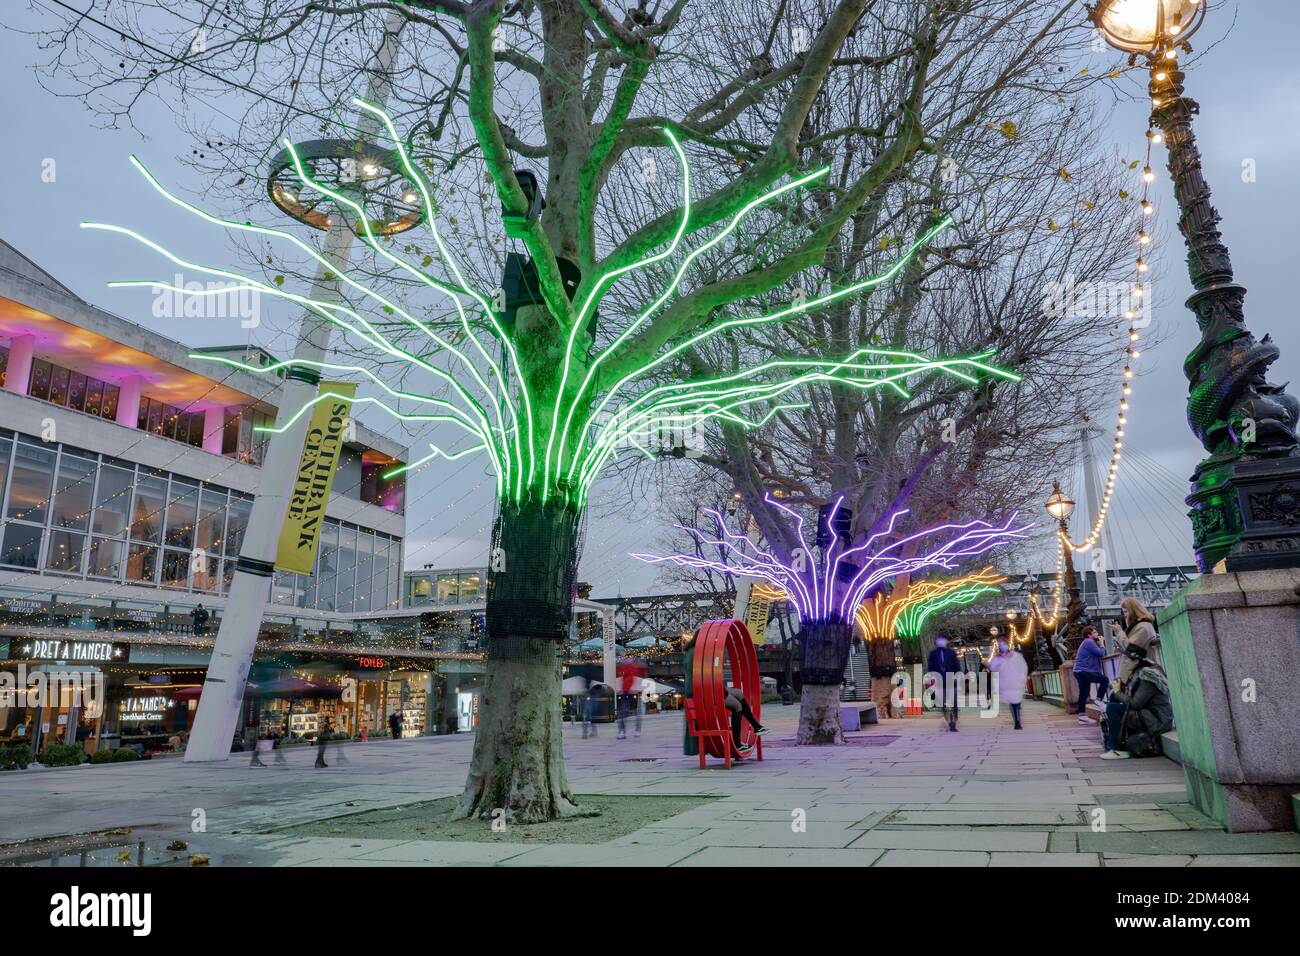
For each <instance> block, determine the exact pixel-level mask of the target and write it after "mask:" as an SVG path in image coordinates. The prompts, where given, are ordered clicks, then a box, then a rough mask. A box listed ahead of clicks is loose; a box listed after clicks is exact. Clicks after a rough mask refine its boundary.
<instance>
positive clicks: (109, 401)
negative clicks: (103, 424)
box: [99, 382, 121, 421]
mask: <svg viewBox="0 0 1300 956" xmlns="http://www.w3.org/2000/svg"><path fill="white" fill-rule="evenodd" d="M120 394H121V389H119V388H118V387H117V386H116V385H109V384H108V383H107V382H105V383H104V404H103V405H101V406H100V409H99V413H100V415H101V417H103V418H111V419H113V420H114V421H116V420H117V398H118V395H120Z"/></svg>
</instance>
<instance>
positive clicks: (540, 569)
mask: <svg viewBox="0 0 1300 956" xmlns="http://www.w3.org/2000/svg"><path fill="white" fill-rule="evenodd" d="M579 518H580V516H579V514H578V512H577V511H576V509H574V508H572V507H569V506H565V505H563V504H561V503H557V502H555V501H552V502H550V503H548V504H547V505H545V506H543V505H541V504H539V503H537V502H536V501H535V500H532V499H529V500H527V501H525V502H523V503H522V504H509V503H504V504H502V505H501V506H500V511H499V512H498V514H497V520H496V526H495V528H494V529H493V535H492V549H491V551H490V552H489V556H488V560H489V568H488V595H487V633H488V660H487V678H486V681H485V682H484V689H483V701H482V704H481V706H480V708H479V715H480V716H479V724H478V728H477V732H476V734H475V737H474V757H473V760H472V762H471V763H470V769H469V778H468V779H467V780H466V782H465V793H464V796H463V798H462V800H461V805H460V807H459V808H458V809H457V811H456V816H457V817H461V818H463V817H479V818H483V819H493V818H503V819H504V820H505V821H506V822H507V823H539V822H542V821H545V820H554V819H556V818H558V817H565V816H574V815H577V814H579V813H580V812H581V811H579V809H578V807H577V806H576V805H575V803H574V801H573V797H572V794H571V793H570V792H569V785H568V781H567V779H566V778H565V773H564V740H563V726H564V725H563V722H562V720H561V713H560V705H561V700H560V684H561V674H562V670H563V650H564V640H565V638H566V637H567V636H568V632H569V623H570V621H571V619H572V616H573V588H574V576H575V573H576V570H577V554H578V548H577V539H578V524H579Z"/></svg>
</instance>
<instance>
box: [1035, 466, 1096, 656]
mask: <svg viewBox="0 0 1300 956" xmlns="http://www.w3.org/2000/svg"><path fill="white" fill-rule="evenodd" d="M1044 507H1045V508H1046V509H1047V513H1048V514H1049V515H1051V516H1052V517H1053V518H1055V519H1056V520H1057V521H1059V522H1060V523H1061V527H1060V530H1059V533H1060V535H1061V550H1063V551H1064V552H1065V580H1066V583H1067V584H1068V586H1069V589H1070V603H1069V604H1068V605H1066V609H1065V621H1064V622H1062V623H1058V624H1057V625H1056V633H1057V635H1058V636H1059V637H1060V638H1061V640H1062V641H1063V642H1064V644H1065V646H1066V648H1067V649H1069V650H1074V647H1073V645H1072V643H1071V642H1072V641H1073V640H1074V632H1075V630H1076V628H1077V627H1078V626H1079V624H1080V622H1081V621H1082V619H1083V617H1084V613H1085V611H1086V608H1085V607H1084V605H1083V598H1082V597H1081V596H1080V595H1079V582H1078V580H1077V579H1076V578H1075V575H1074V557H1073V555H1072V553H1071V552H1072V551H1073V549H1072V548H1071V547H1070V525H1069V521H1070V515H1072V514H1074V499H1073V498H1070V497H1069V496H1068V495H1066V494H1065V493H1064V492H1063V491H1061V483H1060V482H1059V481H1054V482H1052V496H1051V497H1050V498H1048V499H1047V501H1046V502H1045V503H1044Z"/></svg>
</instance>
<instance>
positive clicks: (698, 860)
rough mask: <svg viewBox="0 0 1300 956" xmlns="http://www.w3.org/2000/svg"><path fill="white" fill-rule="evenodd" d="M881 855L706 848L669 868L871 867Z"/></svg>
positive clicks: (873, 853)
mask: <svg viewBox="0 0 1300 956" xmlns="http://www.w3.org/2000/svg"><path fill="white" fill-rule="evenodd" d="M881 855H882V853H881V851H879V850H805V849H794V848H789V847H785V848H775V849H754V848H749V847H706V848H704V849H702V850H700V851H698V852H697V853H693V854H691V855H690V856H688V857H686V858H685V859H683V860H680V861H679V862H677V863H674V864H673V866H726V867H754V866H761V867H769V866H775V867H781V866H871V865H872V864H874V863H875V862H876V861H877V860H878V859H879V858H880V856H881Z"/></svg>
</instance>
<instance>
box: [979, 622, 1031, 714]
mask: <svg viewBox="0 0 1300 956" xmlns="http://www.w3.org/2000/svg"><path fill="white" fill-rule="evenodd" d="M988 667H989V672H990V673H993V674H996V675H997V678H996V680H997V685H998V700H999V701H1001V702H1002V703H1004V704H1009V705H1010V706H1011V717H1012V719H1013V720H1014V721H1015V729H1016V730H1023V729H1024V728H1023V727H1022V726H1021V724H1020V705H1021V703H1022V702H1023V701H1024V699H1025V681H1026V680H1028V679H1029V662H1028V661H1026V660H1025V655H1024V654H1021V653H1020V652H1019V651H1013V650H1012V649H1011V645H1010V644H1008V643H1007V639H1006V638H1004V637H1002V638H998V649H997V651H996V652H995V653H994V654H993V658H992V659H991V660H990V661H989V665H988Z"/></svg>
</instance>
